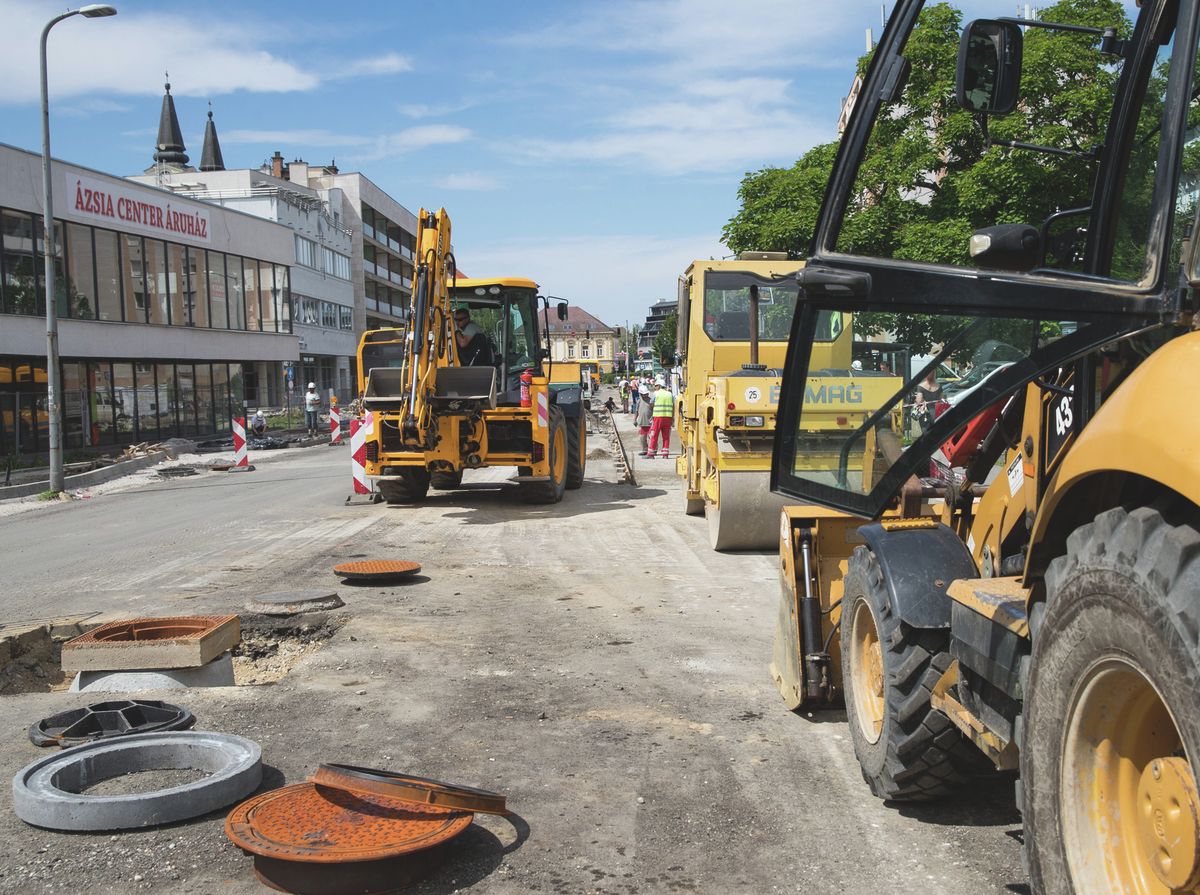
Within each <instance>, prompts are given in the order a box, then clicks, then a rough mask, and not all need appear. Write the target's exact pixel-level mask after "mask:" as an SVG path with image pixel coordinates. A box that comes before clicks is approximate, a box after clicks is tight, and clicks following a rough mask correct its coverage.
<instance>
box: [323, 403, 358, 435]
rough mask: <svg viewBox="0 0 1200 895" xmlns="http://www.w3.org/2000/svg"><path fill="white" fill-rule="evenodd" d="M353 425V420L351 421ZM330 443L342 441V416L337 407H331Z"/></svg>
mask: <svg viewBox="0 0 1200 895" xmlns="http://www.w3.org/2000/svg"><path fill="white" fill-rule="evenodd" d="M351 425H353V422H352V423H351ZM329 443H330V444H341V443H342V417H341V414H339V413H338V409H337V407H330V408H329Z"/></svg>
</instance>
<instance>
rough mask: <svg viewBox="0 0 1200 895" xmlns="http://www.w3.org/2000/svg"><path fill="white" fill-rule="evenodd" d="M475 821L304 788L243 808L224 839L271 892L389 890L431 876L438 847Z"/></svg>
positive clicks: (279, 792) (447, 811) (390, 801)
mask: <svg viewBox="0 0 1200 895" xmlns="http://www.w3.org/2000/svg"><path fill="white" fill-rule="evenodd" d="M473 818H474V815H473V814H472V813H471V812H469V811H455V810H452V809H447V808H439V807H436V806H431V805H417V804H413V803H412V802H404V801H401V800H399V799H389V798H385V797H383V796H377V795H372V794H368V793H351V792H346V791H345V790H340V789H333V788H330V787H325V786H316V785H315V784H312V783H297V784H294V785H292V786H286V787H284V788H283V789H276V790H273V791H272V792H268V793H263V794H262V795H260V796H255V797H254V798H252V799H249V800H247V801H245V802H243V803H242V804H240V805H238V806H237V807H236V808H234V809H233V811H232V812H230V814H229V817H228V818H227V819H226V821H225V835H226V836H228V837H229V838H230V840H232V841H233V843H234V844H235V845H237V846H238V847H239V848H241V849H243V850H244V851H247V852H249V853H250V854H252V855H254V871H255V873H256V874H257V875H258V878H259V879H260V880H261V881H262V882H264V883H265V884H266V885H268V886H270V887H271V888H274V889H279V890H280V891H285V892H306V893H312V895H320V893H330V895H332V893H343V892H345V893H349V892H355V893H372V892H390V891H394V890H395V888H396V887H397V886H398V885H404V884H407V883H408V882H411V881H413V880H416V879H418V878H419V877H420V876H422V875H424V874H425V873H426V872H428V871H429V869H431V867H432V866H433V865H434V863H435V862H436V861H437V860H440V858H441V857H442V851H443V850H442V849H437V848H435V846H439V845H442V844H444V843H447V842H449V841H450V840H451V839H453V838H454V837H455V836H457V835H459V834H460V833H462V832H463V831H464V830H466V828H467V827H469V826H470V825H471V821H472V820H473ZM431 849H432V851H430V850H431Z"/></svg>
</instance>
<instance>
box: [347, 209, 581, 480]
mask: <svg viewBox="0 0 1200 895" xmlns="http://www.w3.org/2000/svg"><path fill="white" fill-rule="evenodd" d="M417 246H418V249H419V250H420V253H419V263H418V266H417V271H416V278H415V284H414V285H415V288H414V292H413V299H412V305H411V315H410V319H409V326H408V328H407V329H406V330H395V329H384V330H373V331H369V332H367V333H364V334H363V337H362V340H361V342H360V344H359V352H358V363H359V370H358V373H359V381H360V382H363V383H365V385H364V388H363V395H362V403H363V407H364V409H365V410H366V411H368V412H370V414H371V417H370V422H369V428H368V434H367V438H366V473H367V476H368V478H373V479H374V480H375V481H376V483H377V485H378V487H379V491H380V493H381V494H382V495H383V497H384V499H385V500H387V502H388V503H413V502H417V501H420V500H422V499H424V498H425V496H426V494H427V492H428V490H429V487H430V486H431V485H432V486H433V487H435V488H442V489H451V488H456V487H458V485H460V484H461V482H462V475H463V470H464V469H481V468H484V467H488V466H516V467H517V468H518V475H517V477H516V481H517V483H518V488H519V490H520V494H521V497H522V499H523V500H525V501H527V502H531V503H556V502H557V501H559V500H561V499H562V497H563V492H564V490H565V489H567V488H578V487H580V486H581V485H582V484H583V473H584V464H585V463H586V456H587V444H586V438H587V426H586V420H585V418H584V414H583V403H582V395H581V390H580V389H579V388H578V387H576V388H575V389H573V390H572V389H558V390H553V389H551V388H550V386H549V380H548V375H547V374H548V370H546V369H545V368H544V365H545V366H549V364H548V362H547V358H548V357H549V350H548V343H547V339H546V332H545V329H546V327H545V326H544V317H545V315H547V314H548V313H549V307H548V302H544V301H542V300H540V299H539V296H538V287H537V283H535V282H533V281H532V280H528V279H524V278H520V277H500V278H494V279H466V278H458V277H457V276H456V274H455V270H454V258H453V255H452V254H450V251H449V247H450V220H449V217H448V216H447V215H446V213H445V211H444V210H442V211H439V212H437V214H436V215H435V214H429V213H426V212H425V211H424V210H422V212H421V214H420V216H419V217H418V232H417ZM564 312H565V305H560V307H559V309H558V311H557V313H559V314H562V313H564Z"/></svg>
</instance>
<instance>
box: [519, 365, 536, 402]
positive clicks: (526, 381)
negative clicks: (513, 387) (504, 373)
mask: <svg viewBox="0 0 1200 895" xmlns="http://www.w3.org/2000/svg"><path fill="white" fill-rule="evenodd" d="M531 385H533V370H531V369H528V368H527V369H526V370H525V372H524V373H522V374H521V406H522V407H531V406H533V402H532V401H531V400H530V397H529V387H530V386H531Z"/></svg>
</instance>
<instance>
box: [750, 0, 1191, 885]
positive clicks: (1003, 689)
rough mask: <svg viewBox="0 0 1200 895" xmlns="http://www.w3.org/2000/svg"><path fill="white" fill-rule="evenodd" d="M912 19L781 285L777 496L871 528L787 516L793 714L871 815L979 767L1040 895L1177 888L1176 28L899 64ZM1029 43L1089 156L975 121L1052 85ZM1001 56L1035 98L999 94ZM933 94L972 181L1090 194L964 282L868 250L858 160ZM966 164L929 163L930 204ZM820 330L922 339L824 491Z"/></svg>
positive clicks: (959, 274)
mask: <svg viewBox="0 0 1200 895" xmlns="http://www.w3.org/2000/svg"><path fill="white" fill-rule="evenodd" d="M921 7H922V2H920V0H900V2H898V3H897V4H896V7H895V10H894V12H893V13H892V16H891V18H890V20H889V24H888V26H887V28H886V29H885V32H884V35H883V37H882V39H881V41H880V43H879V45H878V46H877V47H876V48H875V50H874V54H873V58H872V61H871V64H870V66H869V69H868V71H867V74H866V79H865V83H864V86H863V89H862V91H861V92H860V93H859V95H858V99H857V102H856V105H855V107H854V110H853V113H852V115H851V117H850V120H849V124H848V126H847V129H846V132H845V134H844V136H843V138H842V141H841V145H840V148H839V154H838V157H837V160H836V162H835V166H834V171H833V174H832V176H831V179H830V181H829V186H828V188H827V191H826V195H825V199H824V203H823V205H822V210H821V214H820V218H819V220H818V223H817V227H816V231H815V233H814V236H813V241H812V244H811V245H810V249H809V252H808V263H807V266H806V267H805V268H804V269H803V270H802V271H801V272H800V274H799V281H800V288H801V300H800V301H799V303H798V305H797V308H798V310H797V319H796V320H795V322H794V327H793V333H794V335H795V338H794V339H793V341H792V343H791V344H790V346H789V353H788V357H787V360H786V363H785V369H784V376H783V388H782V395H781V398H780V405H779V422H778V433H777V438H776V450H775V455H774V461H773V468H772V484H773V486H774V487H775V488H776V489H778V490H779V491H781V492H782V493H783V494H785V495H787V496H789V497H791V498H793V499H795V500H797V501H802V502H804V503H808V504H819V505H821V506H823V507H826V508H827V512H834V511H840V512H844V513H850V514H853V515H857V516H861V517H864V518H867V519H877V520H879V521H877V522H872V523H869V524H865V525H858V526H855V525H853V524H847V523H846V522H845V521H844V520H839V519H834V520H832V521H831V520H830V519H829V518H828V517H825V516H821V515H820V514H810V515H809V517H807V518H804V517H801V516H797V515H793V514H790V513H785V514H784V515H783V516H782V518H781V532H780V534H781V560H782V574H783V576H784V588H783V598H782V599H783V602H782V604H781V611H780V615H779V618H780V631H779V634H778V637H777V647H776V663H777V664H779V663H781V662H782V663H783V664H784V665H787V666H788V667H789V668H790V673H791V674H792V675H793V676H794V677H796V678H797V682H796V687H794V688H793V689H792V691H791V696H790V698H788V704H789V705H792V706H795V705H818V704H821V703H823V702H825V701H828V700H830V699H835V698H837V697H838V696H839V695H840V696H841V697H842V698H844V701H845V705H846V713H847V716H848V721H849V727H850V733H851V739H852V741H853V745H854V750H855V754H856V756H857V758H858V761H859V764H860V767H861V769H862V773H863V777H864V779H865V780H866V781H867V782H868V784H869V785H870V787H871V789H872V791H873V792H874V793H875V794H876V795H878V796H880V797H881V798H886V799H895V800H903V799H922V798H932V797H935V796H938V795H941V794H943V793H945V792H947V791H948V790H949V789H950V788H951V787H952V786H953V785H954V784H955V783H957V782H962V781H963V780H966V779H968V778H969V777H970V776H971V775H972V774H974V773H977V772H978V771H979V769H980V767H981V765H980V761H981V760H983V761H984V762H985V764H986V766H989V767H994V768H1000V769H1010V768H1011V769H1017V770H1018V771H1019V781H1018V783H1017V805H1018V807H1019V809H1020V810H1021V812H1022V816H1023V822H1024V827H1025V832H1024V837H1023V848H1024V850H1025V857H1026V865H1027V867H1028V870H1029V875H1030V885H1031V888H1032V890H1033V892H1034V893H1037V895H1042V893H1053V895H1059V893H1064V895H1065V893H1073V895H1100V893H1104V895H1108V893H1113V895H1116V893H1122V895H1124V893H1134V895H1150V893H1184V892H1200V821H1198V820H1197V818H1200V793H1198V789H1197V774H1198V772H1200V695H1198V694H1200V449H1198V448H1197V445H1200V414H1197V413H1196V412H1195V410H1194V408H1193V406H1192V405H1191V404H1190V403H1189V402H1188V401H1187V400H1186V394H1187V388H1188V387H1187V383H1188V382H1191V381H1193V380H1194V379H1196V378H1197V377H1200V332H1197V331H1196V324H1195V321H1196V316H1195V314H1196V311H1197V305H1198V303H1200V302H1198V299H1197V296H1198V295H1200V244H1198V242H1197V241H1196V240H1195V239H1194V237H1193V235H1194V234H1195V232H1196V225H1197V222H1198V221H1197V197H1198V193H1197V190H1196V184H1197V183H1198V182H1200V136H1198V134H1200V130H1198V129H1197V123H1198V122H1200V106H1198V104H1197V97H1198V96H1200V90H1198V89H1197V87H1196V85H1197V84H1198V83H1200V76H1198V74H1197V73H1198V71H1200V66H1198V64H1197V47H1198V46H1200V3H1197V2H1195V0H1182V2H1174V0H1144V2H1142V3H1140V4H1139V7H1140V8H1139V10H1138V12H1137V20H1136V24H1135V26H1134V28H1133V30H1132V32H1130V33H1128V34H1126V33H1122V30H1121V29H1120V28H1119V27H1117V26H1116V23H1114V25H1113V27H1103V26H1101V27H1095V26H1094V24H1095V23H1087V22H1065V23H1059V22H1042V21H1037V22H1030V21H1028V20H1015V19H1004V18H998V19H991V20H978V21H975V22H972V23H970V24H969V25H967V27H966V28H965V29H964V32H963V35H962V40H961V43H960V44H959V46H958V56H957V58H955V56H954V54H953V51H950V52H949V54H948V57H947V58H944V59H934V58H933V54H929V53H923V52H922V53H917V54H912V55H911V56H910V55H906V53H907V52H908V51H907V48H908V47H921V48H923V49H928V47H930V46H931V45H933V44H936V43H937V42H936V41H934V42H933V44H931V43H930V42H928V41H925V40H924V37H925V35H924V34H922V33H921V32H922V29H924V28H930V29H938V28H941V27H942V26H943V24H944V21H943V19H942V18H941V17H940V16H939V15H933V16H930V17H924V16H921V14H920V13H921ZM1000 11H1002V10H1000ZM939 12H940V9H939ZM1047 33H1050V34H1054V35H1056V36H1059V35H1069V36H1070V37H1069V41H1071V42H1073V43H1072V46H1073V47H1075V52H1077V54H1078V55H1077V56H1076V57H1075V60H1074V61H1076V62H1077V61H1078V59H1080V58H1090V57H1091V56H1094V57H1095V58H1096V62H1095V70H1096V74H1097V76H1099V75H1103V76H1104V77H1109V76H1112V77H1113V78H1114V80H1115V82H1116V83H1115V90H1114V91H1113V96H1112V107H1111V109H1107V110H1105V109H1092V110H1090V111H1089V116H1090V115H1093V114H1101V115H1102V118H1101V126H1102V131H1103V142H1102V143H1101V144H1100V145H1099V147H1098V148H1096V149H1091V148H1080V146H1082V144H1081V143H1079V142H1076V141H1074V140H1073V137H1072V136H1071V135H1070V134H1069V133H1068V132H1069V131H1070V130H1071V129H1072V128H1073V127H1076V126H1083V124H1082V123H1077V122H1073V121H1069V120H1068V121H1064V122H1062V123H1061V125H1058V126H1060V127H1061V128H1062V129H1063V132H1064V133H1068V136H1067V139H1066V140H1065V141H1064V143H1063V144H1061V145H1052V146H1043V145H1038V144H1036V143H1034V142H1032V141H1030V140H1022V139H1019V137H1020V132H1019V131H1018V132H1015V133H1014V130H1013V129H1012V127H1013V126H1012V125H1010V124H1009V123H1008V122H1004V126H1002V125H1001V123H1000V119H1003V116H1005V115H1008V114H1010V113H1012V112H1013V111H1014V110H1020V114H1021V115H1024V114H1027V113H1029V114H1032V113H1036V111H1037V108H1036V107H1035V106H1033V105H1032V103H1031V101H1030V100H1028V99H1026V98H1024V97H1023V96H1022V94H1021V85H1022V83H1026V84H1028V83H1032V82H1033V81H1035V80H1037V79H1038V78H1043V79H1044V78H1047V77H1050V78H1051V82H1052V83H1057V82H1054V81H1053V70H1052V69H1053V66H1054V65H1055V64H1056V60H1055V56H1054V55H1053V54H1046V53H1036V54H1035V53H1029V54H1023V52H1022V49H1023V44H1024V43H1025V42H1027V41H1030V42H1031V41H1033V40H1035V39H1039V38H1038V35H1045V34H1047ZM1043 46H1045V45H1043ZM1023 59H1026V60H1036V61H1037V62H1036V64H1038V65H1040V66H1050V67H1051V70H1050V71H1043V70H1037V71H1033V72H1026V78H1024V79H1023V78H1022V76H1021V67H1022V60H1023ZM1026 64H1028V65H1033V64H1035V63H1034V62H1027V63H1026ZM943 78H944V80H945V83H956V84H957V97H956V101H957V103H958V105H959V106H960V107H961V108H962V109H965V110H967V111H968V112H969V113H971V114H970V115H969V116H966V117H965V122H964V118H963V117H959V118H958V119H956V120H955V122H956V123H965V124H966V125H967V127H966V128H964V129H963V130H960V131H958V132H957V135H956V137H955V139H958V138H961V139H964V140H979V141H980V142H979V143H976V144H975V145H976V147H978V146H979V145H981V144H982V145H986V144H987V141H990V142H991V148H990V149H988V150H987V153H985V154H984V155H983V157H982V160H981V161H980V162H979V164H981V165H984V164H985V163H986V162H987V160H988V158H989V155H990V154H991V153H1010V152H1011V153H1013V156H1012V157H1013V158H1024V159H1028V160H1029V161H1028V164H1029V170H1030V174H1031V176H1032V175H1033V174H1035V173H1036V172H1037V171H1038V170H1039V169H1038V162H1039V161H1040V160H1041V159H1044V158H1045V157H1047V156H1051V157H1053V158H1055V159H1059V160H1062V159H1066V160H1068V162H1067V164H1068V166H1070V165H1073V166H1075V167H1074V169H1071V168H1070V167H1068V170H1069V171H1073V172H1079V171H1081V172H1083V174H1084V176H1081V177H1076V178H1075V179H1073V180H1071V179H1064V180H1063V181H1062V183H1064V184H1067V185H1068V186H1069V185H1071V184H1074V187H1073V188H1074V189H1077V190H1078V191H1079V192H1081V193H1082V195H1071V194H1070V190H1069V189H1068V188H1067V187H1064V188H1063V189H1062V190H1061V191H1049V190H1046V191H1043V193H1044V195H1041V196H1040V197H1039V201H1041V202H1043V203H1044V205H1043V207H1041V208H1038V209H1035V213H1037V214H1038V215H1044V217H1043V218H1040V219H1036V220H1033V221H1031V222H1030V223H1029V224H1021V223H1005V224H995V225H991V226H984V227H982V228H980V229H978V230H976V231H975V233H974V234H971V235H969V246H968V245H964V246H963V249H964V250H969V255H970V258H971V263H970V264H967V263H960V264H931V263H928V262H927V261H926V260H924V259H923V258H922V257H921V248H920V247H919V246H917V244H916V243H914V242H907V241H905V240H903V239H900V240H896V241H894V242H891V243H887V244H880V243H877V244H876V245H883V247H882V248H877V249H875V250H873V251H870V252H868V251H865V250H864V248H863V245H864V244H865V243H862V242H859V241H856V234H861V233H862V232H863V230H862V226H863V225H864V222H869V221H870V219H871V216H872V215H873V214H874V212H875V210H876V208H875V206H874V205H873V204H872V202H874V201H877V199H878V195H879V194H877V193H876V194H872V193H871V191H870V189H868V188H867V184H868V183H873V181H871V180H870V178H871V177H872V176H873V172H874V171H877V170H878V168H876V167H873V166H872V160H873V157H874V156H873V154H874V153H878V152H881V151H883V149H884V148H886V147H891V146H894V145H896V132H897V128H898V127H899V126H900V123H901V122H902V121H903V119H904V116H905V115H906V114H907V112H908V110H911V109H912V108H914V107H916V105H917V98H916V96H914V95H912V94H911V93H910V91H927V90H928V85H929V84H930V83H934V82H937V81H938V79H943ZM952 117H953V113H952V112H951V110H949V109H947V111H946V112H945V114H944V115H942V116H940V117H939V118H936V119H935V118H929V117H925V118H923V119H922V120H920V121H918V122H915V123H914V124H913V125H912V126H913V127H914V128H916V129H917V130H921V129H929V128H937V127H939V126H941V125H942V124H944V123H947V122H951V120H952ZM972 118H974V121H972ZM1105 120H1106V121H1107V123H1106V124H1105ZM1086 124H1087V126H1092V119H1091V118H1089V121H1088V122H1087V123H1086ZM989 131H990V136H989ZM973 151H976V152H977V151H978V149H977V148H976V149H975V150H973ZM935 155H936V154H935ZM968 157H969V153H968V152H967V150H964V155H963V158H968ZM963 158H955V157H954V153H953V152H951V151H950V150H946V151H945V152H943V153H942V154H940V155H936V157H931V158H930V159H928V160H927V164H928V165H930V166H931V169H930V171H929V172H927V176H926V177H925V180H926V181H927V182H928V183H931V184H935V185H936V184H937V183H938V180H939V176H944V175H945V174H946V168H945V167H944V166H946V165H949V164H950V163H951V161H953V163H954V164H957V165H959V166H960V169H961V166H962V165H965V164H967V162H965V161H963ZM898 198H899V201H900V203H901V205H902V207H901V209H900V212H901V213H902V214H904V215H907V216H908V217H907V218H906V220H907V221H908V226H909V227H918V228H919V226H921V221H922V220H923V219H924V218H925V216H927V215H929V214H930V213H931V212H932V211H933V210H934V209H933V208H932V205H931V199H930V193H928V192H926V193H924V194H922V193H921V191H920V190H913V191H909V192H905V191H903V190H901V191H900V193H899V197H898ZM963 238H964V242H966V240H967V236H964V237H963ZM963 254H964V256H966V255H967V251H964V253H963ZM830 312H835V313H836V312H841V313H853V314H855V317H856V319H858V318H859V317H860V316H861V315H869V314H877V315H881V316H880V317H877V318H875V319H877V320H879V319H882V320H886V321H888V322H889V323H890V324H892V325H895V326H897V327H898V328H903V327H905V326H908V325H909V324H912V325H914V326H918V325H919V326H928V327H930V329H931V331H936V332H937V334H938V337H937V339H936V340H934V341H935V343H936V344H935V345H934V347H933V348H932V349H931V354H930V355H929V358H928V361H927V362H923V363H922V365H921V369H919V370H918V371H916V372H915V373H914V374H912V375H911V376H907V375H906V381H905V382H904V383H903V384H902V385H900V386H899V387H898V388H896V390H895V392H894V394H893V395H892V396H891V397H890V398H889V399H888V400H886V401H884V402H883V403H882V404H881V405H880V408H879V411H878V412H877V413H875V414H871V415H869V416H868V417H867V418H866V419H865V420H864V421H863V422H862V424H860V425H858V426H855V427H854V428H852V429H850V430H848V431H846V432H845V433H844V434H843V435H842V436H841V438H842V446H841V448H840V450H839V460H838V464H837V468H836V469H835V475H834V478H833V479H832V480H831V479H830V477H829V474H828V472H827V471H824V470H822V471H820V472H814V471H812V470H810V469H809V465H808V462H807V453H806V450H805V445H806V438H807V436H806V433H807V422H806V421H807V420H808V419H809V417H810V416H812V415H815V414H819V413H820V412H821V407H820V406H819V404H817V403H816V402H814V401H813V400H812V392H813V383H814V381H819V380H820V379H821V377H822V375H823V374H822V371H821V370H820V369H819V366H820V364H822V363H823V361H822V360H819V359H818V354H817V352H816V350H815V347H814V343H813V341H812V335H813V334H814V333H815V332H818V331H819V330H820V327H821V326H822V325H823V323H822V321H823V319H824V318H825V316H826V315H827V314H829V313H830ZM997 345H999V346H1001V348H1002V350H1001V351H997V350H996V349H997ZM944 362H951V363H954V364H955V365H956V366H959V365H966V366H967V367H968V369H967V371H966V374H965V375H964V377H963V379H962V380H961V383H970V385H963V386H962V387H961V388H960V389H959V391H958V392H957V394H956V395H950V394H948V395H947V399H946V401H945V402H944V403H945V406H940V403H941V402H939V412H938V413H936V414H933V415H932V418H930V419H928V420H927V421H926V423H925V424H924V425H923V426H922V427H921V428H920V431H918V432H915V433H913V438H912V441H911V443H908V444H906V445H904V449H903V450H902V451H901V452H899V453H898V454H897V455H896V456H894V457H888V456H883V455H878V456H876V457H874V458H872V456H871V452H870V451H868V450H864V446H865V445H867V443H868V441H869V439H870V438H871V435H872V432H873V431H875V432H878V431H879V430H881V429H885V428H888V427H889V426H890V421H889V419H888V418H887V414H888V413H889V412H891V411H894V409H895V408H898V407H900V406H901V405H903V404H905V403H909V402H911V401H912V400H913V396H914V394H915V393H916V392H917V389H918V386H920V385H921V383H922V382H923V381H924V380H925V378H926V375H927V374H928V373H929V372H931V371H934V370H935V369H936V368H937V366H938V365H939V364H941V363H944ZM949 391H950V390H949V389H947V392H949ZM1181 397H1182V400H1181ZM872 460H873V462H874V463H875V465H876V466H875V470H874V472H873V474H871V475H869V476H868V475H866V474H865V473H866V468H865V464H866V463H869V462H872ZM860 464H863V466H860ZM922 507H925V508H926V509H925V510H924V511H923V510H922ZM931 513H932V514H933V515H931ZM846 543H850V544H851V545H852V547H853V552H852V554H851V555H850V557H849V559H848V560H847V559H844V553H845V551H846V549H847V548H846V547H845V546H844V545H845V544H846ZM806 598H807V599H808V600H809V601H810V602H809V604H808V605H803V604H804V603H805V600H806ZM787 695H788V694H785V697H786V696H787Z"/></svg>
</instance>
